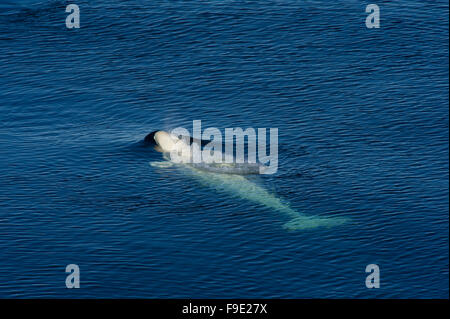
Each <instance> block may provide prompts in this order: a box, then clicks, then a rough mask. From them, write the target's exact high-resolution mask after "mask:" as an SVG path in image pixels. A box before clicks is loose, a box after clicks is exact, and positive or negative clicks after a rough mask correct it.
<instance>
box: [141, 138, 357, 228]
mask: <svg viewBox="0 0 450 319" xmlns="http://www.w3.org/2000/svg"><path fill="white" fill-rule="evenodd" d="M145 141H146V142H147V143H154V144H155V149H156V150H157V151H159V152H162V153H163V158H164V159H165V161H161V162H151V163H150V165H151V166H152V167H155V168H171V167H173V168H177V169H179V171H180V172H182V173H183V174H184V175H186V176H189V177H192V178H193V179H195V180H197V181H199V182H200V183H201V184H202V185H205V186H207V187H209V188H213V189H215V190H216V191H219V192H222V193H227V194H229V195H231V196H235V197H238V198H241V199H245V200H248V201H251V202H254V203H257V204H259V205H261V206H263V207H266V208H270V209H272V210H275V211H278V212H281V213H283V214H284V215H285V216H287V217H288V218H290V220H289V221H288V222H286V223H285V224H284V225H283V227H284V228H285V229H288V230H300V229H312V228H316V227H332V226H338V225H342V224H344V223H346V222H347V221H348V218H344V217H319V216H312V215H305V214H301V213H299V212H297V211H296V210H294V209H293V208H291V207H290V205H289V204H288V203H287V202H285V201H284V200H282V199H281V198H280V197H278V196H275V195H274V194H272V193H270V192H269V191H267V190H266V189H265V188H263V187H261V186H259V185H258V184H256V183H254V182H252V181H251V180H249V179H248V178H247V177H246V176H245V175H247V174H258V172H259V168H260V166H259V164H252V163H242V164H239V165H238V163H198V164H194V163H177V162H174V161H172V160H171V157H170V152H171V151H173V149H174V144H173V142H174V141H175V143H176V144H177V145H178V146H177V147H180V146H181V147H187V146H188V145H187V144H186V143H184V142H183V141H181V140H180V139H179V138H178V137H176V136H174V135H172V134H169V133H167V132H164V131H157V132H153V133H150V134H149V135H147V137H146V139H145ZM190 143H199V144H200V145H203V144H204V143H205V141H198V140H197V141H195V140H192V139H191V140H190Z"/></svg>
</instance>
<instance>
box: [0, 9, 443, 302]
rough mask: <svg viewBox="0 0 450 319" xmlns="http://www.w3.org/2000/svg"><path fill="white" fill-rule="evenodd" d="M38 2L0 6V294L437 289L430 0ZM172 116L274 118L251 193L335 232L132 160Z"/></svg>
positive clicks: (436, 21)
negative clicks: (74, 23)
mask: <svg viewBox="0 0 450 319" xmlns="http://www.w3.org/2000/svg"><path fill="white" fill-rule="evenodd" d="M14 2H20V4H21V5H20V6H19V5H17V4H14ZM37 2H39V1H10V4H8V5H7V4H2V5H0V120H1V122H0V123H1V125H0V152H1V156H0V297H2V298H5V297H20V298H25V297H63V298H80V297H88V298H93V297H94V298H105V297H125V298H128V297H145V298H156V297H160V298H161V297H162V298H165V297H180V298H181V297H189V298H200V297H206V298H207V297H211V298H214V297H216V298H232V297H241V298H245V297H277V298H310V297H315V298H345V297H350V298H352V297H356V298H374V297H381V298H410V297H415V298H430V297H437V298H448V293H449V286H448V284H449V274H448V266H449V251H448V249H449V233H448V232H449V223H448V217H449V184H448V181H449V165H448V163H449V153H448V142H449V140H448V137H449V125H448V124H449V121H448V115H449V111H448V99H449V96H448V88H449V61H448V2H447V1H416V0H413V1H377V2H376V3H377V4H378V5H379V6H380V8H381V28H380V29H367V28H366V26H365V18H366V16H367V14H366V13H365V6H366V5H367V3H366V2H364V1H356V0H348V1H294V0H278V1H231V0H230V1H225V0H223V1H219V0H217V1H118V0H98V1H95V2H94V1H89V2H88V1H85V0H76V1H71V2H70V3H72V2H73V3H76V4H78V5H79V6H80V11H81V28H80V29H76V30H75V29H71V30H69V29H67V28H66V26H65V19H66V16H67V15H68V14H67V13H66V12H65V7H66V5H67V4H68V3H69V2H68V1H43V2H42V1H41V2H40V3H39V4H37ZM192 120H201V121H202V126H203V128H207V127H217V128H220V129H221V130H224V129H225V128H227V127H242V128H247V127H254V128H258V127H261V128H262V127H266V128H269V127H273V128H278V129H279V169H278V172H277V173H276V174H275V175H269V176H254V177H251V179H252V182H254V183H256V184H257V185H259V186H261V187H264V188H265V189H267V190H268V191H269V192H270V193H271V194H274V196H277V197H279V198H282V199H283V200H284V201H286V202H289V203H290V205H291V207H292V208H294V209H295V210H296V211H298V212H300V213H302V214H306V215H315V216H322V217H334V216H344V217H348V218H350V219H351V220H352V223H348V224H345V225H342V226H337V227H333V228H315V229H309V230H303V231H286V230H285V229H283V228H282V225H283V224H284V223H285V222H287V221H288V219H287V217H286V216H285V215H283V214H281V213H278V212H276V211H274V210H271V209H268V208H267V207H264V206H262V205H258V204H256V203H252V202H249V201H246V200H245V199H242V198H239V197H236V196H232V195H231V194H228V193H223V192H220V191H217V190H215V189H213V188H208V187H205V186H204V185H202V184H201V183H198V181H196V180H195V179H191V178H190V177H189V176H187V175H184V174H182V173H181V172H180V171H179V170H173V169H157V168H155V167H152V166H150V165H149V162H152V161H161V160H162V159H161V154H160V153H157V152H155V150H153V149H152V148H149V147H147V146H145V145H144V144H143V143H142V141H143V139H144V137H145V136H146V135H147V134H148V133H149V132H152V131H155V130H170V129H172V128H175V127H177V126H184V127H186V128H188V129H191V128H192ZM72 263H74V264H77V265H78V266H79V267H80V271H81V288H80V289H70V290H69V289H67V288H66V287H65V279H66V275H67V274H66V273H65V267H66V265H67V264H72ZM371 263H375V264H378V265H379V266H380V271H381V287H380V288H379V289H370V290H369V289H367V288H366V287H365V278H366V275H367V274H366V273H365V267H366V265H368V264H371Z"/></svg>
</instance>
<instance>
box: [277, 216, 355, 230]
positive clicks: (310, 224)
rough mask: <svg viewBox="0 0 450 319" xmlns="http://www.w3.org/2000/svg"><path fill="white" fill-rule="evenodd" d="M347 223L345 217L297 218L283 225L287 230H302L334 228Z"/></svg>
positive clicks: (347, 219)
mask: <svg viewBox="0 0 450 319" xmlns="http://www.w3.org/2000/svg"><path fill="white" fill-rule="evenodd" d="M348 221H349V218H345V217H326V218H325V217H317V216H306V215H300V216H297V217H295V218H293V219H291V220H290V221H288V222H287V223H285V224H284V225H283V228H284V229H287V230H303V229H311V228H317V227H327V228H329V227H334V226H340V225H343V224H345V223H347V222H348Z"/></svg>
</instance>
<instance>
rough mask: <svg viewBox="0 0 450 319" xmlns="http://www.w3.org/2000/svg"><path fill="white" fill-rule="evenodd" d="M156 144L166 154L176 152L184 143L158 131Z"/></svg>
mask: <svg viewBox="0 0 450 319" xmlns="http://www.w3.org/2000/svg"><path fill="white" fill-rule="evenodd" d="M153 138H154V139H155V142H156V144H157V145H158V146H159V147H160V148H161V149H162V150H163V151H164V152H172V151H176V150H178V149H179V148H180V146H181V143H182V141H181V140H180V139H179V138H178V137H176V136H175V135H173V134H170V133H167V132H164V131H158V132H156V133H155V135H154V137H153Z"/></svg>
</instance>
